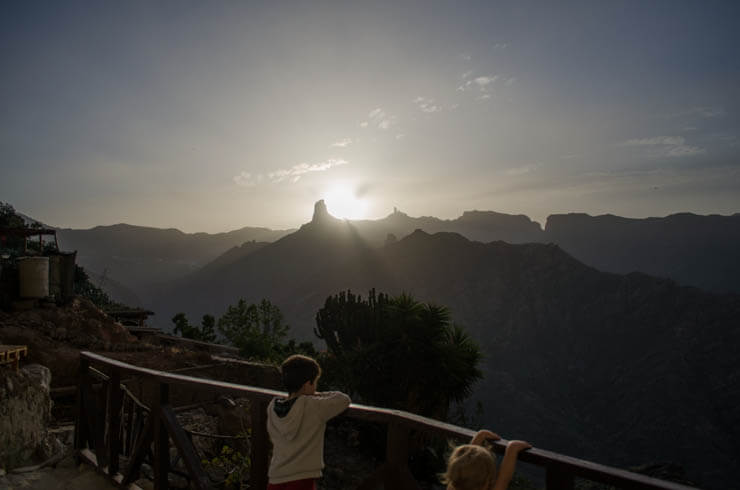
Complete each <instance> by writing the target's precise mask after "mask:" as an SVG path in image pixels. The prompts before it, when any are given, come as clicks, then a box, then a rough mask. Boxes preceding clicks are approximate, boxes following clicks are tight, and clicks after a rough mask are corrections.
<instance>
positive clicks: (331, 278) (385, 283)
mask: <svg viewBox="0 0 740 490" xmlns="http://www.w3.org/2000/svg"><path fill="white" fill-rule="evenodd" d="M373 287H374V288H376V289H377V290H380V291H385V292H389V293H392V294H398V293H400V292H402V291H406V292H409V293H411V294H412V295H414V296H415V297H416V298H418V299H421V300H424V301H430V302H435V303H438V304H443V305H447V306H449V307H450V308H451V310H452V313H453V318H454V319H455V320H456V321H458V322H459V323H461V324H463V325H465V326H466V327H467V328H468V330H469V331H470V332H471V335H473V337H474V338H476V339H477V340H478V341H479V342H480V343H481V345H482V346H483V348H484V353H485V364H484V372H485V379H484V381H483V382H482V383H481V385H480V386H479V387H477V390H476V391H477V393H478V395H476V396H475V398H479V399H481V400H483V401H484V403H485V410H486V419H485V420H486V423H487V424H489V425H492V426H495V427H503V428H505V431H506V433H507V434H510V435H511V436H515V437H523V438H528V439H531V440H532V441H533V442H534V443H535V444H536V445H539V446H541V447H545V448H548V449H552V450H556V451H561V452H564V453H567V454H573V455H575V456H581V457H585V458H590V459H594V460H596V461H601V462H604V463H608V464H615V465H618V466H623V467H625V466H631V465H637V464H643V463H646V462H650V461H655V460H658V459H660V460H666V459H667V460H670V461H674V462H676V463H679V464H681V465H682V466H684V467H685V468H687V470H688V471H689V477H690V478H692V479H694V480H697V481H699V482H701V483H702V484H704V485H707V486H712V485H713V486H719V485H718V482H721V481H723V479H724V478H727V477H728V475H729V474H730V471H733V470H732V468H734V467H735V465H736V464H737V463H738V462H740V461H738V460H737V459H738V458H737V456H736V455H738V454H740V447H739V445H738V442H737V441H739V440H740V439H738V437H740V434H738V429H737V427H740V414H738V413H736V411H735V410H734V408H733V407H735V406H737V404H738V403H739V402H740V362H738V360H737V358H736V356H735V352H734V351H735V348H736V346H737V345H738V343H739V341H740V325H739V324H738V321H737V318H738V317H739V316H740V296H738V295H713V294H709V293H705V292H703V291H700V290H698V289H695V288H688V287H681V286H679V285H678V284H677V283H676V282H674V281H671V280H668V279H660V278H654V277H650V276H648V275H646V274H642V273H631V274H627V275H619V274H613V273H605V272H600V271H598V270H596V269H594V268H593V267H589V266H587V265H584V264H583V263H581V262H579V261H578V260H576V259H575V258H574V257H573V256H571V255H570V254H569V253H567V252H566V251H564V250H563V249H562V248H561V247H560V246H558V245H554V244H541V243H528V244H510V243H506V242H503V241H495V242H490V243H481V242H475V241H470V240H468V239H466V238H465V237H463V236H461V235H459V234H456V233H449V232H447V233H435V234H429V233H427V232H425V231H422V230H416V231H414V232H412V233H411V234H409V235H408V236H406V237H404V238H402V239H400V240H398V241H397V242H395V243H388V244H386V245H385V246H383V247H374V246H370V245H369V244H368V243H367V241H366V240H364V239H363V237H362V236H361V234H360V233H359V232H358V230H357V227H356V226H355V224H354V223H351V222H346V221H341V220H336V219H323V218H322V219H316V220H312V222H311V223H307V224H306V225H304V226H302V227H301V229H300V230H299V231H297V232H296V233H293V234H291V235H288V236H286V237H284V238H282V239H280V240H278V241H277V242H274V243H272V244H269V245H266V246H264V247H262V248H261V249H260V250H257V251H255V252H254V253H252V254H249V255H248V256H246V257H244V258H242V259H240V260H238V261H236V262H234V263H232V264H231V265H230V266H229V267H228V268H226V269H224V270H223V273H222V274H219V275H218V276H217V277H214V278H213V280H212V281H206V282H199V283H191V284H187V285H183V287H182V288H179V289H177V290H173V291H170V293H169V294H168V297H167V298H168V301H170V302H171V303H170V304H169V306H168V307H169V308H170V310H169V311H171V312H174V311H181V310H182V311H186V312H188V313H189V314H191V315H199V314H202V313H206V312H207V313H212V314H220V313H221V312H222V311H223V309H224V308H225V307H226V306H227V305H228V304H233V303H234V302H236V300H237V299H238V298H245V299H246V300H247V301H250V302H253V301H258V300H259V299H261V298H263V297H264V298H269V299H270V300H271V301H273V302H274V303H275V304H277V305H278V306H279V307H280V308H281V309H282V310H283V312H284V313H285V316H286V319H287V321H288V323H289V324H290V325H291V327H292V330H291V333H292V334H293V335H298V336H299V337H302V338H307V339H311V338H312V335H311V330H312V327H313V318H314V315H315V313H316V311H318V309H319V308H320V307H321V305H322V304H323V301H324V300H325V299H326V297H327V296H329V295H331V294H336V293H337V292H339V291H341V290H345V289H351V290H353V291H355V292H360V293H363V294H364V293H365V292H366V291H367V290H369V289H370V288H373ZM168 314H169V313H168ZM314 340H315V339H314ZM502 430H504V429H502ZM697 447H702V451H701V454H697V451H696V448H697Z"/></svg>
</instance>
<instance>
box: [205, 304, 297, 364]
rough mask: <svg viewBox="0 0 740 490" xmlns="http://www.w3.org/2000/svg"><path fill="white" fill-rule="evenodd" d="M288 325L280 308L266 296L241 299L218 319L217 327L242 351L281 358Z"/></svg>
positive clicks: (257, 355)
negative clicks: (249, 301) (258, 299)
mask: <svg viewBox="0 0 740 490" xmlns="http://www.w3.org/2000/svg"><path fill="white" fill-rule="evenodd" d="M288 329H289V327H288V325H285V323H284V321H283V314H282V312H281V311H280V309H279V308H278V307H277V306H275V305H273V304H272V303H271V302H270V301H268V300H266V299H263V300H262V301H261V302H260V303H259V304H247V302H246V301H245V300H244V299H240V300H239V301H238V302H237V304H236V305H231V306H229V307H228V308H227V310H226V313H224V314H223V316H222V317H221V318H219V320H218V331H219V332H220V333H221V334H222V335H223V336H224V337H226V339H228V340H229V342H231V343H232V344H233V345H234V346H236V347H238V348H239V350H240V352H241V354H242V355H244V356H246V357H250V358H254V359H260V360H273V361H277V360H281V357H282V356H283V354H284V346H283V339H284V338H285V336H286V335H287V333H288Z"/></svg>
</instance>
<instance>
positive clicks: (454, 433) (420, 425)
mask: <svg viewBox="0 0 740 490" xmlns="http://www.w3.org/2000/svg"><path fill="white" fill-rule="evenodd" d="M80 358H81V362H80V365H81V368H82V367H84V368H85V369H87V367H89V365H90V363H95V364H99V365H104V366H106V367H108V368H111V369H113V370H114V371H115V372H117V373H118V374H117V377H118V379H120V376H121V375H122V374H123V373H127V374H130V375H137V376H145V377H148V378H151V379H154V380H156V381H157V382H159V383H160V386H163V387H165V386H173V385H181V386H182V385H186V386H190V387H191V388H193V387H197V388H198V389H199V390H209V391H218V392H220V393H228V394H231V395H235V396H238V397H244V398H249V399H250V400H252V416H253V424H254V423H255V422H257V423H258V424H259V423H261V424H264V419H265V415H266V414H265V413H263V412H264V409H265V407H266V405H267V403H268V402H269V401H270V400H272V399H273V398H274V397H277V396H285V395H286V393H285V392H281V391H276V390H269V389H265V388H258V387H254V386H245V385H239V384H234V383H228V382H224V381H216V380H209V379H203V378H195V377H192V376H186V375H182V374H176V373H166V372H162V371H157V370H154V369H148V368H143V367H139V366H134V365H131V364H127V363H125V362H121V361H117V360H115V359H110V358H108V357H105V356H101V355H99V354H94V353H92V352H81V353H80ZM81 374H84V373H81ZM82 378H83V380H84V379H87V380H88V383H89V377H85V376H82ZM165 392H166V388H165ZM164 401H165V403H166V397H165V400H164ZM255 402H256V403H255ZM168 410H169V408H168ZM168 413H169V412H168ZM343 416H346V417H350V418H353V419H359V420H366V421H372V422H378V423H382V424H385V425H387V426H388V430H389V435H388V444H389V451H387V452H388V453H389V454H388V455H387V457H388V458H389V461H387V462H386V463H385V465H384V467H381V469H380V470H383V472H385V473H384V474H385V475H386V476H387V475H389V474H391V473H394V472H395V473H394V474H395V477H393V479H392V480H388V479H387V478H385V477H383V478H384V480H383V481H386V483H387V482H388V481H396V478H400V479H401V480H398V481H399V482H400V481H402V480H403V481H406V480H405V479H406V478H407V476H408V469H407V468H406V467H405V464H404V465H403V466H402V467H400V466H399V464H400V463H399V461H400V459H401V458H404V457H405V455H406V451H405V450H404V451H400V452H399V451H397V450H396V447H397V446H398V441H399V440H400V439H399V437H404V438H405V437H407V435H406V434H407V433H408V431H409V430H416V431H419V432H422V433H425V434H430V435H434V436H438V437H443V438H451V439H455V440H457V441H465V442H467V441H468V440H470V438H471V437H472V436H473V435H474V434H475V432H474V431H473V430H471V429H467V428H464V427H458V426H456V425H452V424H448V423H445V422H440V421H438V420H433V419H430V418H426V417H422V416H420V415H416V414H413V413H409V412H404V411H402V410H392V409H387V408H379V407H371V406H366V405H360V404H356V403H353V404H351V405H350V407H349V408H348V409H347V410H346V411H345V412H344V413H343ZM172 420H173V419H172V417H171V416H168V419H167V423H166V424H164V425H166V426H170V425H172V423H173V421H172ZM260 421H261V422H260ZM157 425H158V426H159V424H157ZM81 429H82V430H83V432H84V431H85V430H87V429H86V428H85V427H81ZM252 431H253V433H252V437H253V438H254V439H255V440H253V441H252V446H253V451H254V446H258V447H257V448H256V449H257V451H258V453H257V454H256V457H257V458H258V459H261V460H262V462H261V465H260V466H264V471H265V474H264V475H255V474H254V473H253V480H252V483H255V484H257V485H255V486H256V488H261V485H260V484H261V483H265V484H266V476H267V475H266V466H265V461H266V459H265V458H266V454H267V450H266V448H267V446H266V439H265V438H266V430H264V428H263V429H262V430H258V428H256V427H253V428H252ZM399 434H400V435H399ZM171 435H172V434H171ZM160 437H164V436H161V435H160ZM180 439H181V438H180ZM76 440H77V439H76ZM114 442H116V443H117V441H116V440H115V439H114ZM507 442H508V441H506V440H503V439H502V440H500V441H494V442H493V444H492V449H493V451H495V452H497V453H500V454H503V453H504V451H505V449H506V444H507ZM178 443H179V444H182V441H181V440H180V441H178ZM161 444H164V442H160V445H161ZM402 446H405V445H404V444H402ZM260 447H262V448H263V449H264V451H263V454H260V453H259V449H260ZM391 459H393V461H391ZM519 460H520V461H522V462H525V463H531V464H534V465H536V466H540V467H543V468H545V469H546V472H547V488H548V489H550V488H572V487H573V481H574V478H575V477H581V478H586V479H588V480H593V481H596V482H600V483H606V484H610V485H614V486H617V487H621V488H641V489H664V490H689V489H691V488H693V487H689V486H686V485H681V484H678V483H673V482H669V481H665V480H660V479H657V478H652V477H648V476H645V475H640V474H637V473H632V472H630V471H626V470H621V469H618V468H613V467H610V466H606V465H602V464H598V463H594V462H591V461H586V460H583V459H579V458H573V457H570V456H565V455H563V454H559V453H555V452H551V451H547V450H544V449H538V448H533V449H529V450H527V451H524V452H522V453H520V454H519ZM255 462H256V461H255V453H254V452H253V466H254V464H255ZM380 470H379V471H380ZM399 475H400V476H399ZM192 476H193V477H194V478H195V479H198V480H199V481H201V478H202V475H201V474H194V475H192ZM161 478H163V477H162V476H161V475H159V480H158V481H159V482H160V485H159V486H160V487H161V484H162V482H163V481H166V478H165V479H164V480H162V479H161ZM402 485H403V487H404V488H409V487H408V486H407V485H406V484H405V483H402ZM162 488H164V487H162Z"/></svg>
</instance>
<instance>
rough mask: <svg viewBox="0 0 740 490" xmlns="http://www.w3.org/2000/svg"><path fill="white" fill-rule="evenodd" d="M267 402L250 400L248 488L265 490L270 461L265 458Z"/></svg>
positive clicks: (266, 450) (266, 451)
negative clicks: (250, 452) (250, 454)
mask: <svg viewBox="0 0 740 490" xmlns="http://www.w3.org/2000/svg"><path fill="white" fill-rule="evenodd" d="M267 404H268V403H267V402H266V401H262V400H254V399H252V401H251V405H252V413H251V415H252V416H251V419H252V440H251V441H250V443H251V446H252V447H251V450H252V468H251V472H250V477H249V482H250V488H254V489H257V490H264V489H266V488H267V470H268V469H269V465H270V461H269V459H268V458H267V453H268V448H269V437H268V435H267Z"/></svg>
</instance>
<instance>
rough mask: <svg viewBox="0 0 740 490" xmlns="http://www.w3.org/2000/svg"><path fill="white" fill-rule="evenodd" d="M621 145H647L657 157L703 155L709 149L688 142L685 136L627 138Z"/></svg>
mask: <svg viewBox="0 0 740 490" xmlns="http://www.w3.org/2000/svg"><path fill="white" fill-rule="evenodd" d="M620 146H633V147H647V148H650V149H652V150H654V151H653V152H652V154H653V156H657V157H687V156H693V155H701V154H703V153H706V152H707V151H706V150H705V149H704V148H701V147H698V146H691V145H687V144H686V140H685V139H684V137H683V136H653V137H651V138H637V139H631V140H627V141H625V142H624V143H622V144H621V145H620Z"/></svg>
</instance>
